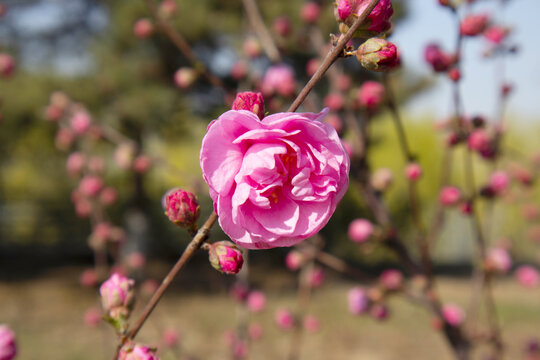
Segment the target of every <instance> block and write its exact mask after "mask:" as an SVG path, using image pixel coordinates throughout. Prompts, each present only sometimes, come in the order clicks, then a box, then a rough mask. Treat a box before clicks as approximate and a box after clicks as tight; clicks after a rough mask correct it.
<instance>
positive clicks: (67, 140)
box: [54, 128, 75, 150]
mask: <svg viewBox="0 0 540 360" xmlns="http://www.w3.org/2000/svg"><path fill="white" fill-rule="evenodd" d="M74 140H75V134H73V131H71V129H67V128H59V129H58V132H57V133H56V137H55V138H54V145H55V146H56V148H57V149H60V150H67V149H69V148H70V147H71V145H72V144H73V141H74Z"/></svg>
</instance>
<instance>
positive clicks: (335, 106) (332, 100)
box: [324, 93, 345, 111]
mask: <svg viewBox="0 0 540 360" xmlns="http://www.w3.org/2000/svg"><path fill="white" fill-rule="evenodd" d="M343 105H345V99H344V98H343V95H341V94H340V93H330V94H328V95H326V97H325V98H324V106H327V107H329V108H330V110H332V111H338V110H341V108H343Z"/></svg>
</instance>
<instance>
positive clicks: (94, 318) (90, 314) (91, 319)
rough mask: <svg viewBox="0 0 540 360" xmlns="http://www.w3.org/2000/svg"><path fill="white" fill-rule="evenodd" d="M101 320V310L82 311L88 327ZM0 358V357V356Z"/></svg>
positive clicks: (94, 325)
mask: <svg viewBox="0 0 540 360" xmlns="http://www.w3.org/2000/svg"><path fill="white" fill-rule="evenodd" d="M100 321H101V311H99V309H96V308H90V309H88V310H86V311H85V313H84V324H85V325H86V326H88V327H91V328H95V327H97V326H98V325H99V322H100ZM0 359H1V357H0Z"/></svg>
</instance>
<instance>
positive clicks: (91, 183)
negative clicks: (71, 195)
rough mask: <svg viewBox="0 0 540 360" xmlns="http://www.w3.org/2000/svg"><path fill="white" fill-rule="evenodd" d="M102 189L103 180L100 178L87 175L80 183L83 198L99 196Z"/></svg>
mask: <svg viewBox="0 0 540 360" xmlns="http://www.w3.org/2000/svg"><path fill="white" fill-rule="evenodd" d="M101 189H103V180H101V178H100V177H99V176H93V175H86V176H85V177H83V178H82V179H81V182H80V183H79V191H80V193H81V195H83V196H87V197H94V196H97V195H98V194H99V192H100V191H101Z"/></svg>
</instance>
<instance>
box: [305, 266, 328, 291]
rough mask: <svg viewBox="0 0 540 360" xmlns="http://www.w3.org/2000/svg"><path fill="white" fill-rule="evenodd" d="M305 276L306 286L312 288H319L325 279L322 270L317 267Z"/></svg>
mask: <svg viewBox="0 0 540 360" xmlns="http://www.w3.org/2000/svg"><path fill="white" fill-rule="evenodd" d="M306 276H307V282H308V284H309V285H310V286H311V287H313V288H317V287H319V286H321V285H322V284H323V282H324V279H325V274H324V270H323V269H322V268H321V267H318V266H316V267H313V268H312V269H311V271H309V272H308V273H307V274H306Z"/></svg>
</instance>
